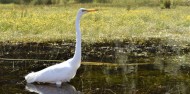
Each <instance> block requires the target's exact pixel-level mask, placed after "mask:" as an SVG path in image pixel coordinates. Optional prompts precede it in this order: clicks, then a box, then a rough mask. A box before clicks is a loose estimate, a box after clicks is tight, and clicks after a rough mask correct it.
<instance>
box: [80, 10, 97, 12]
mask: <svg viewBox="0 0 190 94" xmlns="http://www.w3.org/2000/svg"><path fill="white" fill-rule="evenodd" d="M83 11H86V12H95V11H98V9H85V10H83Z"/></svg>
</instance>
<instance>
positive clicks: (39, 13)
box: [0, 5, 190, 43]
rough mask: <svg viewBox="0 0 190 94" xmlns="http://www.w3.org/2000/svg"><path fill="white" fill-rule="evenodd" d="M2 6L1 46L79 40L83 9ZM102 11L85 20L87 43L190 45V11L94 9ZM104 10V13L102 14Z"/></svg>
mask: <svg viewBox="0 0 190 94" xmlns="http://www.w3.org/2000/svg"><path fill="white" fill-rule="evenodd" d="M74 6H75V7H64V6H63V7H62V6H18V5H0V7H1V10H0V41H1V42H6V41H9V42H48V41H67V40H74V39H75V27H74V26H75V25H74V24H75V17H76V13H77V10H78V8H79V7H81V6H82V5H74ZM84 7H88V8H98V9H100V11H98V12H96V13H89V14H86V15H85V16H83V18H82V20H81V29H82V40H83V42H86V43H95V42H111V41H114V40H117V41H124V40H133V39H138V40H141V39H148V38H152V37H153V38H162V39H169V40H174V41H180V42H190V37H189V35H190V33H189V32H190V11H189V10H190V7H180V6H179V7H176V8H175V9H160V8H159V7H155V8H152V7H151V8H150V7H139V8H136V9H132V10H128V9H127V8H124V7H102V6H101V7H91V6H88V5H85V6H84ZM101 9H102V10H101Z"/></svg>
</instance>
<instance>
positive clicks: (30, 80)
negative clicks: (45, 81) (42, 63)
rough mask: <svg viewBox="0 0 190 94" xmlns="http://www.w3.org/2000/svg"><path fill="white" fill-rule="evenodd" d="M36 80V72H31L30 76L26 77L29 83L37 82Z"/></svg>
mask: <svg viewBox="0 0 190 94" xmlns="http://www.w3.org/2000/svg"><path fill="white" fill-rule="evenodd" d="M35 78H36V76H35V72H31V73H29V74H28V75H26V76H25V79H26V82H27V83H33V82H35Z"/></svg>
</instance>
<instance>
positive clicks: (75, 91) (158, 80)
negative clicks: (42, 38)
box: [0, 54, 190, 94]
mask: <svg viewBox="0 0 190 94" xmlns="http://www.w3.org/2000/svg"><path fill="white" fill-rule="evenodd" d="M189 57H190V55H189V54H186V55H180V56H158V57H154V58H151V59H147V58H145V59H144V62H145V61H148V63H144V62H143V63H141V62H136V63H130V62H127V60H126V59H124V58H123V59H121V60H120V61H119V60H118V63H114V64H113V63H110V64H105V65H100V64H99V63H98V62H91V63H90V62H89V63H88V64H86V63H83V64H82V66H81V67H80V68H79V70H78V71H77V74H76V76H75V78H74V79H72V80H71V82H69V83H65V84H63V85H62V87H57V86H55V85H52V84H41V83H40V84H39V83H34V84H26V82H25V81H24V76H25V75H26V74H27V73H29V72H31V71H38V70H41V69H43V68H45V67H47V66H50V65H53V64H55V63H58V61H38V60H1V61H0V84H1V88H0V92H1V94H38V93H39V94H188V93H189V92H190V64H189V62H190V58H189ZM140 61H142V60H140ZM96 63H97V64H96ZM101 64H102V63H101Z"/></svg>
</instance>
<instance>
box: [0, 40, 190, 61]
mask: <svg viewBox="0 0 190 94" xmlns="http://www.w3.org/2000/svg"><path fill="white" fill-rule="evenodd" d="M0 44H1V45H0V52H1V54H0V58H15V59H44V60H67V59H69V58H71V57H72V56H73V54H74V50H75V41H71V40H68V41H57V42H42V43H37V42H29V43H21V42H18V43H8V42H1V43H0ZM189 52H190V45H189V44H184V45H169V44H168V43H166V42H165V41H164V40H161V39H159V38H151V39H148V40H143V42H142V40H138V41H129V40H125V41H111V42H104V43H91V44H88V43H82V61H90V62H110V63H116V62H118V60H119V59H120V56H122V57H124V58H126V59H127V60H128V61H130V62H131V63H136V62H142V63H147V62H149V59H151V58H152V57H155V56H175V55H183V54H188V53H189ZM136 58H138V60H142V61H136ZM146 60H148V61H146Z"/></svg>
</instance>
